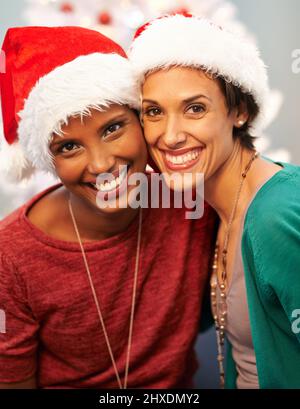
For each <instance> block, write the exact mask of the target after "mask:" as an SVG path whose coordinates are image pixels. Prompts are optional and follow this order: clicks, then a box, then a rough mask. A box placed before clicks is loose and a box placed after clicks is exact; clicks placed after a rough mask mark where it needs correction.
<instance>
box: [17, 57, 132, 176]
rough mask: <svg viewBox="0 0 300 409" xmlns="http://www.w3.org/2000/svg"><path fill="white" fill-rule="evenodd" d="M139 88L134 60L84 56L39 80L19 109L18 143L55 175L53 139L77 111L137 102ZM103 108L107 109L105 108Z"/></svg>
mask: <svg viewBox="0 0 300 409" xmlns="http://www.w3.org/2000/svg"><path fill="white" fill-rule="evenodd" d="M138 100H139V95H138V88H137V86H136V82H135V80H134V76H133V73H132V68H131V65H130V63H129V61H128V60H127V59H126V58H123V57H121V56H119V55H117V54H100V53H93V54H89V55H86V56H80V57H77V58H76V59H74V60H73V61H71V62H68V63H66V64H64V65H62V66H60V67H57V68H55V69H54V70H53V71H51V72H50V73H49V74H47V75H45V76H44V77H42V78H40V79H39V81H38V82H37V84H36V85H35V86H34V87H33V89H32V90H31V92H30V94H29V96H28V98H27V100H26V101H25V105H24V109H23V110H22V111H21V112H19V116H20V122H19V128H18V136H19V143H20V144H21V146H22V148H23V150H24V152H25V154H26V157H27V158H28V159H29V160H30V161H31V162H32V163H33V165H34V166H35V167H36V168H37V169H41V170H46V171H50V172H51V173H54V174H55V172H54V166H53V162H52V157H51V153H50V151H49V143H50V141H51V137H52V134H53V132H57V133H60V132H61V126H62V125H63V124H64V123H67V121H68V118H69V117H70V116H72V115H88V114H89V112H90V111H89V110H90V109H91V108H96V109H102V108H105V107H107V106H108V105H109V104H112V103H116V104H128V105H129V106H130V107H133V108H137V106H138ZM101 107H102V108H101Z"/></svg>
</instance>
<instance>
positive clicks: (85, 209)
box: [67, 193, 139, 241]
mask: <svg viewBox="0 0 300 409" xmlns="http://www.w3.org/2000/svg"><path fill="white" fill-rule="evenodd" d="M69 198H70V200H71V205H72V209H73V212H74V216H75V219H76V223H77V226H78V229H79V232H80V236H81V239H82V240H83V241H98V240H103V239H106V238H109V237H112V236H115V235H117V234H119V233H122V232H123V231H125V230H126V229H127V228H128V226H129V224H130V223H131V222H132V221H133V220H134V218H135V217H136V216H137V214H138V212H139V209H132V208H130V207H128V208H126V209H120V210H119V211H118V212H116V213H112V214H109V213H108V214H105V213H103V212H101V210H100V209H97V208H96V207H93V206H92V205H89V204H88V203H85V202H83V200H81V199H80V198H78V197H77V196H75V195H73V194H72V193H70V194H67V200H69ZM70 222H71V223H72V219H71V216H70Z"/></svg>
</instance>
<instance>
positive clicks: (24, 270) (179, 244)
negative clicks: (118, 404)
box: [0, 187, 215, 388]
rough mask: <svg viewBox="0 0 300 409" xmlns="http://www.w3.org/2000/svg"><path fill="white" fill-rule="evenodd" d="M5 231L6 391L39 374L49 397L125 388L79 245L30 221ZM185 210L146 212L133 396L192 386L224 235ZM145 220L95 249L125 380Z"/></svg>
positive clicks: (90, 247) (0, 284) (2, 365)
mask: <svg viewBox="0 0 300 409" xmlns="http://www.w3.org/2000/svg"><path fill="white" fill-rule="evenodd" d="M55 188H56V187H52V188H50V189H48V190H47V191H45V192H44V193H42V194H40V195H39V196H38V197H36V198H34V199H33V200H32V201H31V202H29V203H28V204H27V205H25V206H23V207H22V208H20V209H19V210H17V211H15V212H14V213H13V214H12V215H11V216H9V217H8V218H6V219H5V220H4V221H2V222H1V223H0V249H1V250H0V255H1V263H0V309H3V310H4V311H5V313H6V327H7V332H6V334H0V382H17V381H21V380H24V379H26V378H28V377H30V376H32V375H33V374H34V373H35V371H36V370H37V381H38V385H39V387H41V388H61V387H67V388H117V383H116V378H115V374H114V370H113V367H112V364H111V361H110V358H109V355H108V351H107V347H106V344H105V341H104V336H103V333H102V329H101V327H100V324H99V321H98V316H97V313H96V309H95V305H94V301H93V298H92V295H91V290H90V287H89V283H88V279H87V275H86V272H85V269H84V266H83V261H82V255H81V252H80V250H79V246H78V243H70V242H65V241H60V240H56V239H54V238H51V237H49V236H48V235H46V234H45V233H43V232H41V231H40V230H38V229H37V228H36V227H35V226H34V225H32V224H31V223H30V221H29V220H28V218H27V217H26V211H27V209H28V208H29V207H30V206H31V204H32V203H34V202H36V201H37V200H38V198H39V197H41V196H42V195H44V194H46V193H47V192H48V191H50V190H51V189H55ZM184 213H185V210H184V209H148V210H147V209H144V213H143V227H142V247H141V268H140V273H139V280H138V286H137V303H136V314H135V321H134V328H133V342H132V350H131V361H130V370H129V378H128V387H129V388H174V387H186V386H191V380H192V377H193V375H194V373H195V370H196V368H197V363H196V358H195V352H194V341H195V339H196V336H197V332H198V327H199V318H200V309H201V303H202V296H203V289H204V287H205V285H206V284H207V278H208V264H209V259H210V254H211V252H212V244H213V243H212V237H213V231H214V227H215V215H214V212H213V211H212V210H211V209H210V208H209V207H208V206H206V207H205V215H204V217H203V218H202V219H199V220H186V219H185V217H184ZM137 227H138V220H137V219H136V220H134V221H133V222H132V224H131V225H130V226H129V228H128V229H127V231H126V232H124V233H122V234H119V235H117V236H114V237H112V238H109V239H106V240H103V241H100V242H96V243H95V242H94V243H85V244H84V247H85V250H86V253H87V258H88V262H89V265H90V270H91V273H92V276H93V280H94V284H95V287H96V291H97V295H98V298H99V300H100V305H101V308H102V312H103V316H104V320H105V322H106V325H107V331H108V334H109V338H110V340H111V344H112V348H113V351H114V354H115V357H116V363H117V367H118V368H119V371H120V375H121V377H122V380H123V376H124V366H125V359H126V351H127V334H128V323H129V316H130V307H131V294H132V283H133V274H134V263H135V255H136V240H137Z"/></svg>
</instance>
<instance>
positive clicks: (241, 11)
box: [0, 0, 300, 388]
mask: <svg viewBox="0 0 300 409" xmlns="http://www.w3.org/2000/svg"><path fill="white" fill-rule="evenodd" d="M183 10H185V11H190V12H192V13H194V14H197V15H202V16H204V17H208V18H210V19H211V20H213V21H214V22H215V23H217V24H219V25H221V26H224V27H227V28H228V29H230V30H232V31H237V32H239V33H240V34H242V35H245V36H247V37H248V38H251V40H252V41H254V42H256V43H257V44H258V46H259V48H260V50H261V54H262V57H263V59H264V61H265V62H266V64H267V66H268V71H269V78H270V85H271V89H272V93H271V96H270V116H269V124H268V127H267V128H266V129H265V130H264V132H263V134H260V135H258V136H259V139H258V142H257V145H258V146H257V147H258V149H259V150H260V151H261V152H262V153H263V154H265V155H266V156H269V157H271V158H273V159H275V160H281V161H286V162H293V163H295V164H298V165H300V141H299V137H300V134H299V125H300V119H299V118H300V28H299V27H300V26H299V21H300V1H299V0H251V1H248V0H230V1H229V0H185V1H184V0H69V1H59V0H10V1H9V2H5V3H4V2H2V4H1V11H0V41H1V44H2V42H3V38H4V35H5V32H6V30H7V28H9V27H12V26H23V25H48V26H53V25H80V26H83V27H88V28H92V29H96V30H99V31H101V32H102V33H104V34H106V35H108V36H110V37H111V38H113V39H115V40H116V41H117V42H119V43H120V44H122V45H123V46H124V47H125V49H126V48H128V46H129V44H130V41H131V39H132V36H133V33H134V31H135V29H136V28H137V27H138V26H140V25H141V24H142V23H143V22H145V21H147V20H149V19H152V18H154V17H157V16H158V15H160V14H162V13H166V12H176V11H183ZM1 128H2V124H1V123H0V133H1V132H2V129H1ZM0 139H2V135H1V138H0ZM4 182H5V181H2V180H1V178H0V219H2V218H3V217H5V216H6V215H7V214H9V213H10V212H11V211H12V210H14V209H15V208H16V207H18V206H19V205H21V204H22V203H24V202H25V201H26V200H27V199H28V198H29V197H31V196H32V195H33V194H35V193H36V192H38V191H39V190H42V189H44V188H45V187H46V186H49V185H50V184H52V183H54V180H53V179H52V178H51V177H50V176H49V175H46V174H41V173H39V174H37V175H36V177H35V178H34V179H33V180H31V181H30V182H29V183H27V184H20V185H11V184H7V183H6V182H5V183H4ZM197 351H198V355H199V360H200V369H199V371H198V373H197V376H196V387H197V388H217V387H218V371H217V363H216V341H215V334H214V330H213V329H211V330H209V331H207V332H206V333H205V334H203V335H200V336H199V338H198V341H197Z"/></svg>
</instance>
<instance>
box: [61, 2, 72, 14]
mask: <svg viewBox="0 0 300 409" xmlns="http://www.w3.org/2000/svg"><path fill="white" fill-rule="evenodd" d="M73 10H74V8H73V6H72V4H70V3H62V5H61V6H60V11H62V12H63V13H72V11H73Z"/></svg>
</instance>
